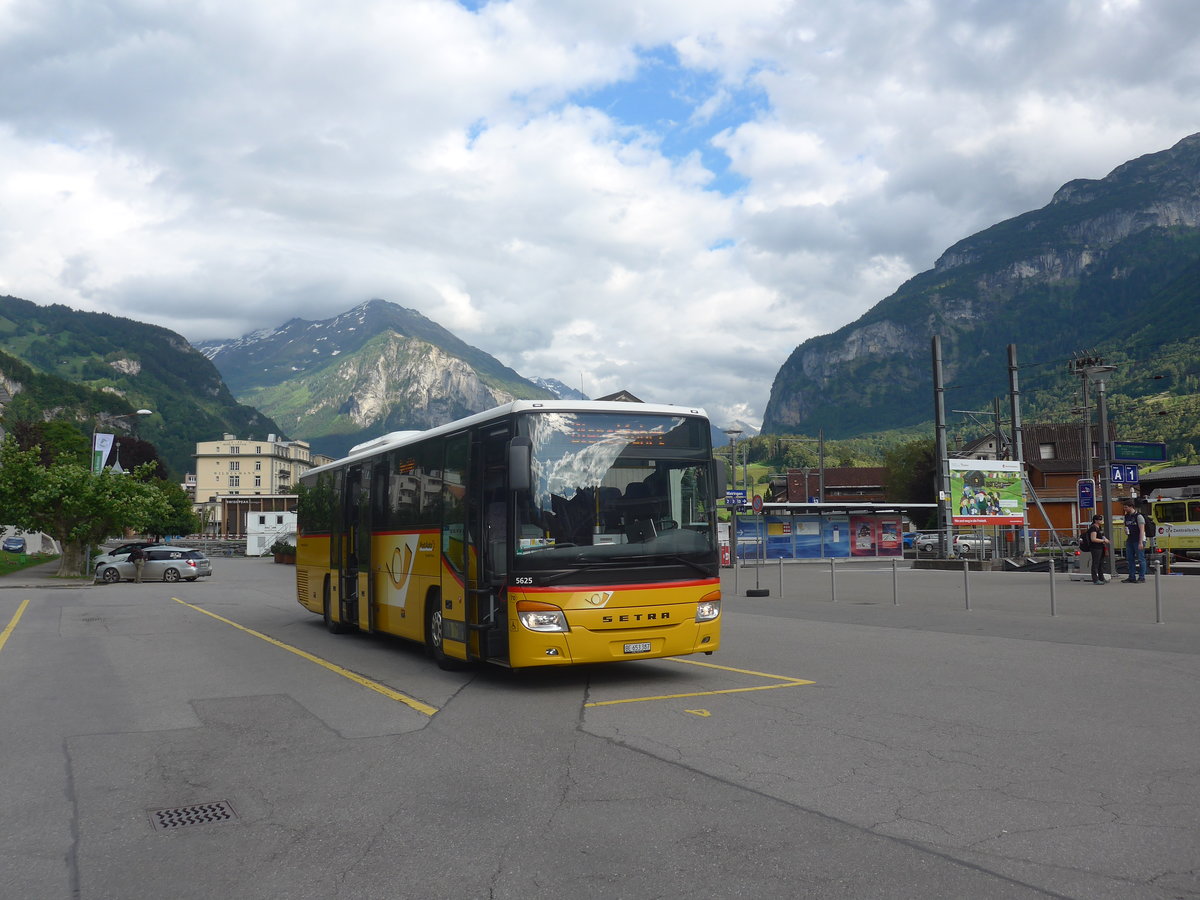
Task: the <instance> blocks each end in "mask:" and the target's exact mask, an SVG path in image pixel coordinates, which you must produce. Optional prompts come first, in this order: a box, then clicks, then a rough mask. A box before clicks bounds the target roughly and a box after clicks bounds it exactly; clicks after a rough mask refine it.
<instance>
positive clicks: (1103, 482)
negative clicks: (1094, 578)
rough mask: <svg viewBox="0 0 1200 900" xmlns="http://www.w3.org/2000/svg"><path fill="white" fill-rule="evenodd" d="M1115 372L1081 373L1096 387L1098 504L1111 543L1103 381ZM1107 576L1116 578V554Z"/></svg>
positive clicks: (1104, 368)
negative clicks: (1098, 454)
mask: <svg viewBox="0 0 1200 900" xmlns="http://www.w3.org/2000/svg"><path fill="white" fill-rule="evenodd" d="M1115 371H1117V367H1116V366H1101V365H1095V366H1086V367H1085V368H1084V369H1083V373H1084V375H1085V376H1086V378H1087V380H1088V381H1095V382H1096V386H1097V391H1096V408H1097V409H1098V410H1099V411H1100V502H1101V503H1102V504H1104V533H1105V534H1107V535H1108V539H1109V540H1110V541H1111V540H1112V537H1113V531H1112V498H1111V496H1110V488H1109V479H1110V478H1111V476H1112V458H1111V455H1110V450H1111V446H1112V445H1111V444H1110V443H1109V440H1108V397H1107V395H1106V394H1105V393H1104V379H1105V378H1106V377H1107V376H1109V375H1111V374H1112V373H1113V372H1115ZM1085 383H1086V382H1085ZM1088 420H1089V421H1090V420H1091V415H1090V414H1089V415H1088ZM1085 452H1087V453H1089V455H1090V453H1091V448H1090V447H1087V448H1085ZM1108 574H1109V575H1111V576H1113V577H1114V578H1115V577H1116V574H1117V557H1116V554H1114V553H1110V554H1108Z"/></svg>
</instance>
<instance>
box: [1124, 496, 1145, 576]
mask: <svg viewBox="0 0 1200 900" xmlns="http://www.w3.org/2000/svg"><path fill="white" fill-rule="evenodd" d="M1122 505H1123V506H1124V507H1125V560H1126V562H1128V563H1129V577H1128V578H1126V579H1124V583H1125V584H1145V582H1146V517H1145V516H1143V515H1142V514H1141V513H1139V512H1138V511H1137V506H1136V505H1135V504H1134V502H1133V500H1132V499H1129V500H1125V501H1123V502H1122Z"/></svg>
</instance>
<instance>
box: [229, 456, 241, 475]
mask: <svg viewBox="0 0 1200 900" xmlns="http://www.w3.org/2000/svg"><path fill="white" fill-rule="evenodd" d="M241 468H242V464H241V463H240V462H239V461H238V460H236V459H231V460H230V461H229V471H230V472H237V471H239V470H240V469H241Z"/></svg>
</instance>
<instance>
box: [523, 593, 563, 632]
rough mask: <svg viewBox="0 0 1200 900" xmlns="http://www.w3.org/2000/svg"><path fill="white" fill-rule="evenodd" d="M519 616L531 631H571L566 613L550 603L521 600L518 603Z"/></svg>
mask: <svg viewBox="0 0 1200 900" xmlns="http://www.w3.org/2000/svg"><path fill="white" fill-rule="evenodd" d="M517 618H518V619H520V620H521V624H522V625H524V626H525V627H526V628H528V629H529V630H530V631H542V632H549V631H570V629H569V628H567V617H566V615H565V614H564V613H563V611H562V610H561V609H559V608H558V607H557V606H553V605H552V604H549V603H539V602H538V601H536V600H521V601H519V602H518V603H517Z"/></svg>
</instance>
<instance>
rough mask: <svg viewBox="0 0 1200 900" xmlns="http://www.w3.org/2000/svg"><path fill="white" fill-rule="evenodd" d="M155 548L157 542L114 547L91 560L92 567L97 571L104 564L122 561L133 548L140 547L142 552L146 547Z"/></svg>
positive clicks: (132, 543)
mask: <svg viewBox="0 0 1200 900" xmlns="http://www.w3.org/2000/svg"><path fill="white" fill-rule="evenodd" d="M157 546H158V542H157V541H131V542H129V543H128V544H121V545H120V546H118V547H114V548H113V549H112V550H109V551H108V552H107V553H101V554H100V555H99V556H97V557H95V558H94V559H93V560H92V565H93V567H94V568H95V569H97V570H98V569H99V568H100V567H101V566H102V565H104V564H105V563H111V562H116V561H117V560H118V559H124V558H125V557H127V556H129V551H130V550H132V549H133V548H134V547H141V548H142V549H143V550H144V549H146V548H147V547H157Z"/></svg>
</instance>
